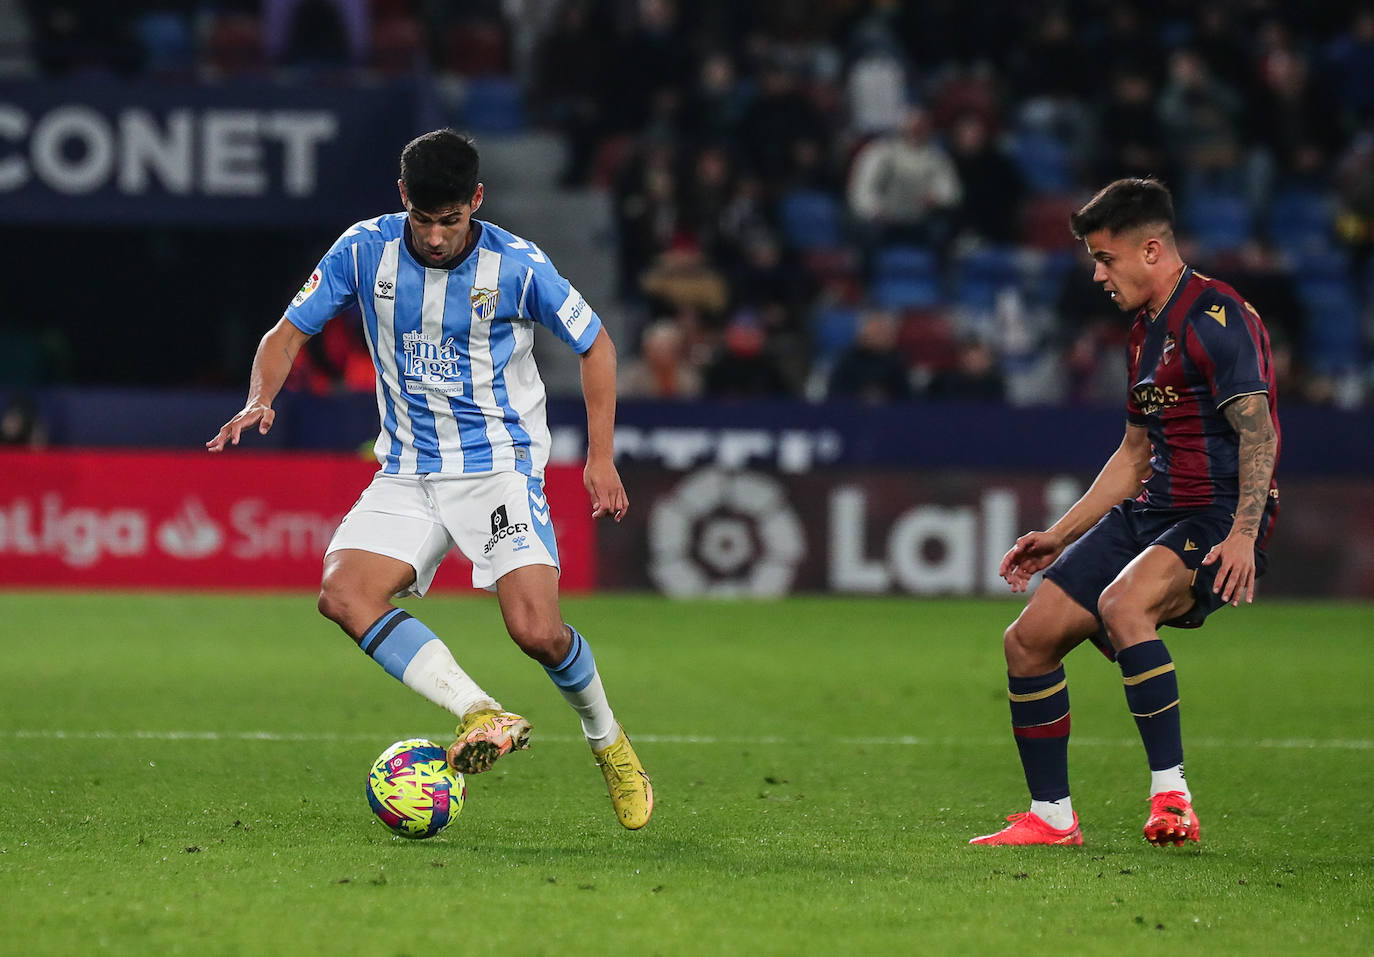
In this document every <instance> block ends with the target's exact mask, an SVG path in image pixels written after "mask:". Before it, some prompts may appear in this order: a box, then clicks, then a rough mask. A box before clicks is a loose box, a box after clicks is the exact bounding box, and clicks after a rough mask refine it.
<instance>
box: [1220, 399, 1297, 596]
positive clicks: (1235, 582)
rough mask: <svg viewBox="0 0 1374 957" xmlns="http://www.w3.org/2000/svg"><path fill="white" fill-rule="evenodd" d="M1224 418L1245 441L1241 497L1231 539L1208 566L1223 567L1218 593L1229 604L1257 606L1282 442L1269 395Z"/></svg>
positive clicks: (1233, 408)
mask: <svg viewBox="0 0 1374 957" xmlns="http://www.w3.org/2000/svg"><path fill="white" fill-rule="evenodd" d="M1222 414H1224V415H1225V416H1226V421H1227V422H1230V423H1231V428H1233V429H1235V430H1236V434H1237V435H1239V436H1240V475H1239V481H1240V497H1239V499H1238V501H1237V502H1236V517H1235V521H1234V522H1233V523H1232V524H1231V532H1230V534H1229V535H1227V536H1226V540H1225V541H1223V542H1221V543H1220V544H1218V545H1216V546H1214V547H1213V548H1212V550H1211V551H1210V552H1208V553H1207V557H1206V558H1204V559H1203V560H1202V564H1204V565H1211V564H1213V563H1214V562H1215V563H1217V576H1216V583H1215V584H1214V585H1213V586H1212V590H1213V591H1216V592H1220V593H1221V597H1222V599H1223V600H1224V601H1229V602H1230V603H1231V604H1232V605H1239V604H1240V599H1241V596H1242V595H1243V596H1244V597H1245V600H1246V602H1251V601H1254V600H1255V539H1256V537H1258V535H1259V526H1260V519H1261V517H1262V516H1263V515H1264V506H1265V504H1266V503H1267V502H1268V501H1269V480H1270V479H1271V478H1273V475H1274V456H1275V454H1276V453H1277V448H1278V436H1277V435H1275V433H1274V421H1273V419H1271V418H1270V417H1269V399H1268V397H1267V396H1265V395H1245V396H1241V397H1240V398H1239V399H1236V400H1235V401H1234V402H1232V403H1230V404H1229V405H1227V406H1226V408H1224V409H1223V410H1222Z"/></svg>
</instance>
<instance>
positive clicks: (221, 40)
mask: <svg viewBox="0 0 1374 957" xmlns="http://www.w3.org/2000/svg"><path fill="white" fill-rule="evenodd" d="M205 59H206V62H207V63H208V64H209V66H210V67H211V68H212V69H214V70H216V71H217V72H219V73H222V74H225V75H231V76H232V75H246V74H258V73H264V72H266V70H267V52H266V47H265V45H264V41H263V35H262V24H261V23H260V22H259V21H258V18H257V17H255V16H252V15H250V14H224V15H221V16H219V17H217V18H216V19H215V20H214V22H213V23H211V25H210V29H209V33H208V34H207V36H206V40H205Z"/></svg>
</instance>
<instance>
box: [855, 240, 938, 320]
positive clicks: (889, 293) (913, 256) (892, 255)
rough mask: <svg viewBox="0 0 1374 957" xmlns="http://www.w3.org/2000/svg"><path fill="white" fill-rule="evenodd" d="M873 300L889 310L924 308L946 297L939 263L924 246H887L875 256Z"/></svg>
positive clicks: (936, 303) (871, 290)
mask: <svg viewBox="0 0 1374 957" xmlns="http://www.w3.org/2000/svg"><path fill="white" fill-rule="evenodd" d="M871 281H872V288H871V289H870V290H869V294H870V296H871V297H872V299H873V301H874V302H875V303H877V304H878V305H880V306H882V307H883V308H885V309H913V308H914V309H921V308H929V307H931V306H937V305H939V304H940V302H941V300H942V299H943V298H944V290H943V288H942V283H941V281H940V272H939V263H938V261H937V260H936V257H935V253H934V252H933V251H931V250H929V249H926V248H925V247H924V246H886V247H884V248H882V249H880V250H878V252H877V253H876V254H875V255H874V257H873V269H872V277H871Z"/></svg>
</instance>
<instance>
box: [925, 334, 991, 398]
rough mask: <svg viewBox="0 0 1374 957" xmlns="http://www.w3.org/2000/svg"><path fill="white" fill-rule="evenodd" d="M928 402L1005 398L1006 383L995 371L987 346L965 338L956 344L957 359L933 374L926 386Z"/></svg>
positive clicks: (978, 341)
mask: <svg viewBox="0 0 1374 957" xmlns="http://www.w3.org/2000/svg"><path fill="white" fill-rule="evenodd" d="M926 395H928V396H930V397H931V398H932V399H987V400H996V401H998V402H1000V401H1002V400H1003V399H1005V398H1006V382H1005V381H1004V380H1003V378H1002V373H1001V370H999V369H998V368H997V357H996V356H995V355H994V354H993V352H992V350H991V349H990V348H988V346H987V344H986V343H985V342H983V341H982V340H981V339H978V338H972V337H971V338H966V339H964V340H963V341H962V342H961V343H960V344H959V353H958V358H957V359H956V361H955V364H954V365H953V366H952V367H951V368H948V369H941V370H940V371H938V372H936V373H935V374H934V375H933V376H932V377H931V379H930V383H929V384H928V385H927V386H926Z"/></svg>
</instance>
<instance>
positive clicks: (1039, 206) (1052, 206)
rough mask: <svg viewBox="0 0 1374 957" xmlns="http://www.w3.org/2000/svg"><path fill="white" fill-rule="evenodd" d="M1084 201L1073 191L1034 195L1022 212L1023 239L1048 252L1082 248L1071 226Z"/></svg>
mask: <svg viewBox="0 0 1374 957" xmlns="http://www.w3.org/2000/svg"><path fill="white" fill-rule="evenodd" d="M1081 205H1082V203H1081V202H1080V201H1079V199H1078V198H1077V197H1075V196H1073V195H1072V194H1069V193H1049V194H1046V195H1044V196H1032V197H1031V198H1030V199H1028V200H1027V201H1026V205H1025V208H1024V209H1023V211H1022V213H1021V239H1022V241H1023V242H1024V243H1025V244H1026V245H1028V246H1031V247H1032V248H1034V249H1043V250H1046V251H1055V250H1070V249H1081V248H1082V247H1081V246H1079V244H1078V240H1076V239H1074V238H1073V231H1072V230H1071V229H1069V216H1071V215H1072V214H1073V213H1075V212H1077V211H1078V207H1079V206H1081Z"/></svg>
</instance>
